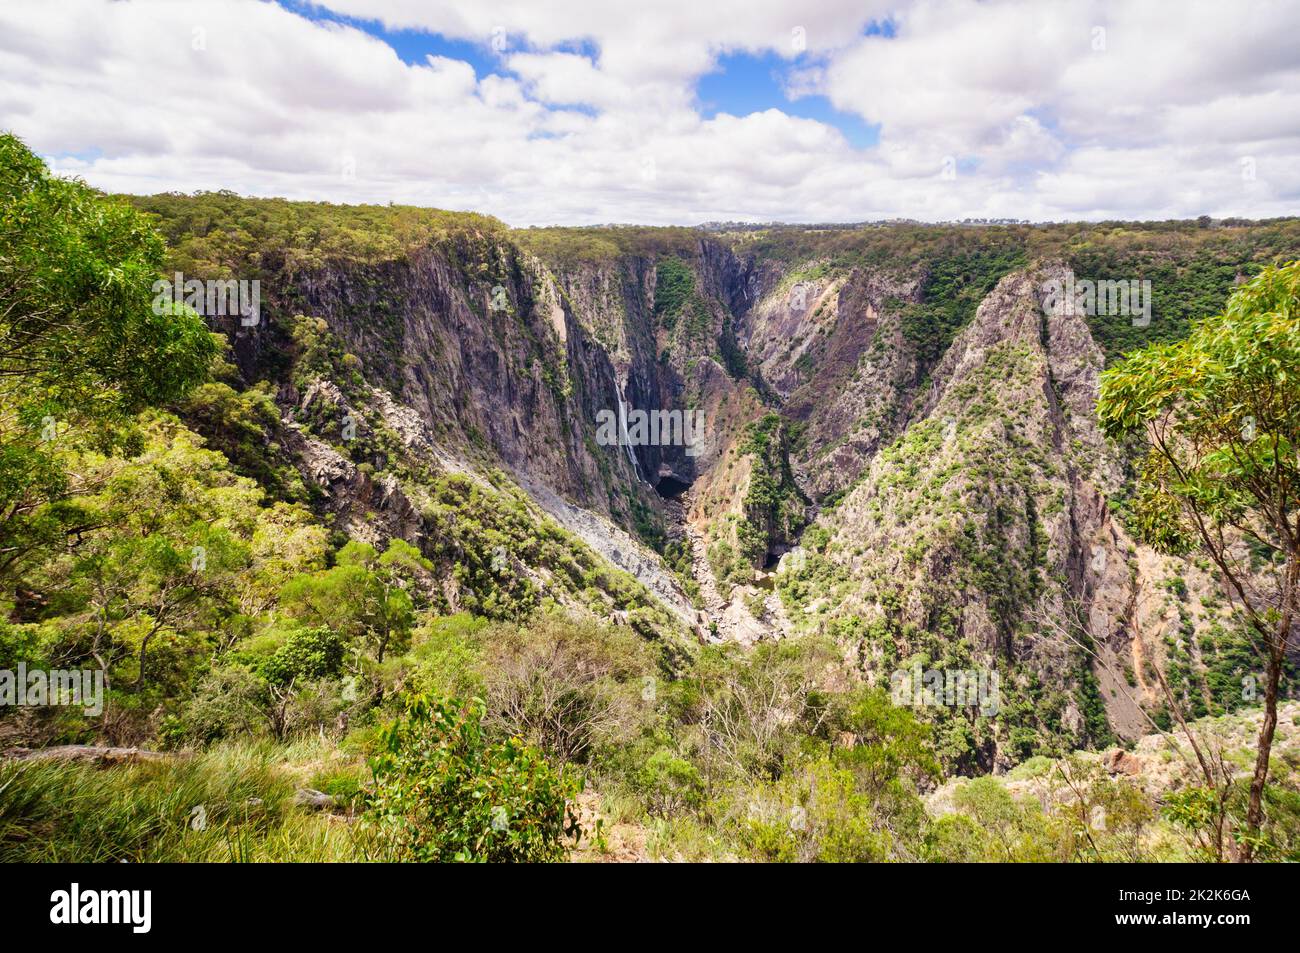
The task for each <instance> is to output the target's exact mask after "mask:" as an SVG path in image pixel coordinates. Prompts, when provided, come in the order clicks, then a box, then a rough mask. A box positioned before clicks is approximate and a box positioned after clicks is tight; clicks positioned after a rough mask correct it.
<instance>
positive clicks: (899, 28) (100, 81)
mask: <svg viewBox="0 0 1300 953" xmlns="http://www.w3.org/2000/svg"><path fill="white" fill-rule="evenodd" d="M1298 36H1300V3H1298V2H1294V0H1276V2H1269V0H1237V2H1232V3H1228V2H1223V0H1208V2H1201V0H987V2H975V0H918V2H910V3H909V2H901V0H805V2H798V3H795V2H770V0H651V2H643V0H642V2H622V0H549V2H545V0H322V2H320V3H308V2H298V0H4V2H3V3H0V130H5V131H9V132H13V133H15V134H16V135H18V136H19V137H21V138H22V139H23V140H24V141H26V142H27V143H28V145H29V146H30V147H31V148H32V149H34V150H35V151H36V152H37V153H39V154H40V155H42V156H43V157H45V159H46V160H47V161H48V162H49V163H50V165H51V166H52V168H54V169H55V171H56V172H58V173H59V174H63V175H74V176H78V177H81V178H83V179H84V180H85V181H86V182H88V183H90V184H91V185H94V186H96V187H98V188H102V189H105V190H107V191H113V192H130V193H153V192H164V191H182V192H192V191H195V190H216V189H230V190H232V191H235V192H239V193H241V194H246V195H263V196H272V195H274V196H284V197H287V198H294V199H310V200H324V201H333V202H348V203H357V202H378V203H388V202H396V203H403V204H413V205H424V206H433V207H438V208H448V209H470V210H474V211H480V212H485V213H488V214H491V215H495V216H497V217H498V218H500V219H502V220H503V221H505V222H507V223H509V224H511V225H516V226H527V225H548V224H560V225H579V224H596V223H608V222H636V223H643V224H651V225H664V224H680V225H692V224H698V223H702V222H709V221H753V222H768V221H789V222H855V221H873V220H880V219H889V218H911V219H918V220H922V221H953V220H961V219H966V218H1013V219H1025V220H1030V221H1060V220H1100V219H1168V218H1193V217H1196V216H1199V215H1203V214H1205V215H1212V216H1215V217H1226V216H1244V217H1250V218H1265V217H1273V216H1282V215H1294V214H1297V213H1300V40H1297V37H1298Z"/></svg>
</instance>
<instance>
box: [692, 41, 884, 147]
mask: <svg viewBox="0 0 1300 953" xmlns="http://www.w3.org/2000/svg"><path fill="white" fill-rule="evenodd" d="M802 65H803V63H802V58H800V59H798V60H793V61H792V60H787V59H783V58H782V57H780V56H778V55H777V54H776V53H772V52H768V53H764V54H762V55H759V56H756V55H754V54H753V53H727V54H723V55H722V56H720V57H718V63H717V66H716V68H715V69H714V71H713V72H711V73H709V74H707V75H705V76H702V77H701V78H700V82H699V85H698V86H697V87H696V91H695V94H696V98H697V99H698V100H699V107H700V112H701V114H702V115H703V116H704V117H705V118H706V119H712V118H713V117H714V116H716V115H718V113H727V114H728V115H731V116H748V115H749V114H750V113H756V112H763V111H764V110H767V109H779V110H781V112H783V113H785V114H786V115H788V116H798V117H800V118H802V119H815V120H817V121H818V122H823V123H826V124H827V125H828V126H834V127H835V128H836V129H838V130H839V131H840V132H841V133H843V134H844V138H845V139H847V140H848V141H849V143H850V144H851V145H853V146H854V147H855V148H858V149H863V148H866V147H868V146H874V145H875V144H876V143H877V142H879V141H880V126H879V125H874V124H871V123H868V122H867V121H866V120H864V119H863V118H862V117H861V116H856V115H853V114H851V113H845V112H841V111H840V110H838V109H836V108H835V107H834V106H832V105H831V102H830V100H829V99H827V98H826V97H825V96H801V97H799V98H798V99H789V98H787V97H786V94H785V87H784V81H785V78H786V77H787V76H788V75H789V72H790V71H791V70H792V69H796V68H799V67H800V66H802Z"/></svg>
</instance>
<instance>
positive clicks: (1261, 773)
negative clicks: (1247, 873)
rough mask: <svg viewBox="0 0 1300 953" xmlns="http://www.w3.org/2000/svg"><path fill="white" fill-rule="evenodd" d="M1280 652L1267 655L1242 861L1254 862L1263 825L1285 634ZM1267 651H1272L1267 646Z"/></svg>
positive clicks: (1284, 651)
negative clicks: (1261, 722)
mask: <svg viewBox="0 0 1300 953" xmlns="http://www.w3.org/2000/svg"><path fill="white" fill-rule="evenodd" d="M1280 642H1281V645H1280V647H1281V652H1279V651H1277V650H1276V649H1275V650H1273V651H1270V652H1269V655H1268V673H1267V676H1268V678H1267V684H1266V685H1265V686H1264V723H1263V724H1262V725H1261V726H1260V729H1259V742H1258V744H1257V745H1256V749H1255V775H1254V777H1252V778H1251V779H1250V805H1249V807H1248V808H1247V809H1246V835H1247V837H1248V838H1250V840H1247V841H1246V849H1245V850H1244V851H1243V852H1242V858H1241V859H1242V861H1243V862H1245V863H1250V862H1251V861H1252V860H1253V859H1254V844H1253V838H1254V837H1255V836H1256V835H1258V834H1259V828H1260V826H1261V825H1262V824H1263V822H1264V785H1265V784H1266V783H1267V782H1268V762H1269V757H1270V755H1271V753H1272V750H1273V732H1274V731H1275V730H1276V729H1277V686H1278V681H1279V680H1280V679H1281V676H1282V663H1283V661H1284V660H1285V658H1286V633H1285V632H1284V633H1283V634H1282V638H1281V640H1280ZM1270 648H1272V647H1271V646H1270Z"/></svg>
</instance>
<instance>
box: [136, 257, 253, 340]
mask: <svg viewBox="0 0 1300 953" xmlns="http://www.w3.org/2000/svg"><path fill="white" fill-rule="evenodd" d="M153 295H154V298H153V313H154V314H156V315H158V316H159V317H161V316H162V315H165V314H168V313H170V311H171V310H172V309H173V308H176V307H179V306H180V305H183V304H184V305H188V306H189V307H191V308H193V309H194V310H195V311H197V312H198V313H199V314H201V315H203V316H204V317H205V318H223V317H233V316H235V315H238V316H239V323H240V324H242V325H243V326H244V327H246V328H251V327H254V326H255V325H257V324H258V322H259V321H261V318H262V283H261V282H260V281H259V280H258V279H256V278H253V279H251V280H247V279H243V278H240V279H235V278H225V279H210V280H207V281H202V280H200V279H198V278H189V279H187V278H186V277H185V276H184V275H183V274H181V273H180V272H179V271H178V272H176V274H175V276H174V278H173V279H172V280H168V279H167V278H159V279H158V280H157V281H155V282H154V283H153Z"/></svg>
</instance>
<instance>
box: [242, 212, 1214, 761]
mask: <svg viewBox="0 0 1300 953" xmlns="http://www.w3.org/2000/svg"><path fill="white" fill-rule="evenodd" d="M1068 277H1069V275H1068V273H1067V269H1066V268H1065V266H1064V265H1062V264H1059V263H1057V264H1050V263H1049V264H1042V263H1040V264H1036V265H1034V266H1031V267H1029V268H1020V269H1018V270H1015V271H1014V272H1012V273H1011V274H1007V275H1005V277H1003V278H1002V280H1001V281H999V282H997V283H996V285H995V286H993V283H992V282H991V281H990V283H989V285H987V286H985V287H989V286H992V291H991V292H989V293H988V294H987V295H986V296H984V297H983V299H982V300H980V299H979V298H976V299H975V300H979V301H980V303H979V306H978V308H976V309H974V313H973V315H971V316H970V317H969V319H968V320H967V321H965V323H964V326H962V327H960V329H959V330H954V331H953V336H952V337H951V339H950V340H949V339H945V338H942V337H940V338H934V337H933V336H932V337H930V338H928V339H925V341H926V342H928V343H923V342H922V341H921V340H918V338H917V335H916V328H915V324H916V320H917V319H916V315H917V314H918V308H920V307H921V305H922V303H923V302H924V301H925V300H927V299H926V295H927V294H928V291H927V287H926V278H927V275H926V271H925V265H924V263H923V262H922V263H921V264H920V265H917V264H915V263H914V264H912V265H908V266H906V267H904V266H902V265H898V266H893V265H887V266H880V267H875V266H867V265H862V264H856V265H845V264H843V263H840V264H835V263H833V262H831V261H830V260H828V259H825V258H813V259H810V260H807V261H802V262H793V263H792V262H791V261H790V260H788V259H786V260H778V259H776V258H772V257H767V256H765V255H764V254H763V253H761V252H754V251H749V250H746V247H745V245H743V244H736V245H732V244H729V243H727V242H725V241H720V240H716V239H714V238H711V237H709V236H707V235H705V234H702V233H701V234H698V235H696V236H694V237H692V238H689V239H688V240H679V241H677V242H676V243H675V244H674V245H672V247H669V248H664V247H654V246H647V247H638V246H636V245H635V243H633V244H632V245H630V246H628V247H626V248H624V249H623V250H622V251H621V252H620V253H619V254H616V255H604V256H595V257H591V258H586V259H577V260H564V259H561V258H557V257H554V256H552V257H548V256H546V255H545V254H533V253H530V252H527V251H525V250H523V247H521V246H520V245H517V244H515V243H514V242H512V241H510V240H507V239H504V238H501V237H499V236H498V237H496V238H482V239H476V240H471V239H466V238H464V237H461V238H459V239H456V240H454V241H449V242H446V243H443V244H441V245H431V246H428V247H421V248H417V249H415V250H413V251H412V252H411V253H410V254H408V255H405V256H403V257H400V258H396V259H394V260H391V261H385V262H382V263H379V264H369V265H351V266H345V267H330V266H325V267H317V268H315V269H312V270H308V271H306V272H303V273H300V274H297V275H295V276H294V277H293V278H292V279H290V280H286V281H285V282H283V283H281V284H280V285H279V286H278V287H275V288H272V289H267V290H264V292H263V293H264V297H265V298H266V299H267V300H268V301H269V312H270V316H271V320H269V321H267V322H265V323H264V325H263V326H262V327H259V328H254V329H252V330H251V331H249V330H245V329H240V330H239V331H238V334H237V346H236V354H237V357H238V360H239V364H240V366H241V368H242V370H243V374H244V376H245V378H246V380H248V381H250V382H251V381H252V380H255V379H270V380H273V381H274V382H276V383H277V385H278V386H279V403H280V406H281V409H282V412H283V416H284V433H283V434H282V435H281V438H282V442H283V444H284V446H285V448H286V450H287V452H288V453H289V454H290V455H291V456H292V457H294V459H296V460H297V462H298V463H299V466H300V468H301V469H302V470H303V471H304V473H305V474H306V475H307V476H308V478H309V480H310V482H311V483H312V484H313V485H314V486H316V487H317V488H318V492H319V493H320V494H321V496H322V498H323V500H324V503H323V505H324V506H326V507H327V508H329V509H330V510H331V511H332V512H333V513H334V514H335V517H336V518H337V520H338V521H339V523H340V525H341V526H342V527H344V528H346V529H347V530H348V531H349V532H350V533H352V534H353V535H356V536H360V537H362V538H370V537H376V538H379V537H382V536H383V535H400V536H403V537H404V538H407V539H409V540H411V541H413V542H416V543H418V544H420V545H421V546H422V547H423V548H426V549H436V548H437V547H438V546H439V545H440V543H439V534H440V533H445V531H446V528H445V524H443V523H440V522H439V521H438V520H437V519H433V518H432V517H431V516H430V515H429V514H430V511H431V507H433V508H436V506H435V504H436V503H437V502H438V499H439V497H438V494H437V492H430V491H429V490H428V483H429V479H431V478H432V475H436V474H456V473H459V474H462V475H465V476H466V477H467V478H469V479H471V480H473V481H475V482H476V485H478V486H480V487H482V488H484V489H485V492H486V491H492V492H502V493H505V494H506V496H507V497H509V496H510V494H512V493H518V492H519V491H522V494H523V496H522V498H523V499H525V500H527V501H528V502H527V505H526V507H525V508H526V509H528V510H529V511H530V512H532V513H533V516H532V517H528V519H533V518H535V519H537V520H549V521H550V522H552V523H553V524H555V525H558V526H560V527H563V528H564V530H565V531H567V532H568V533H569V534H572V536H573V537H575V538H576V539H577V540H579V541H580V542H581V543H582V544H584V545H585V547H586V549H585V551H586V552H588V553H589V554H592V555H591V557H590V558H593V559H596V560H597V561H598V562H599V561H603V562H604V563H606V564H609V563H612V564H613V565H615V566H617V567H619V568H621V569H623V570H625V571H627V572H628V573H629V574H630V575H631V576H632V577H633V578H634V579H635V580H637V581H638V582H639V583H640V584H641V585H642V586H643V589H644V592H645V594H646V595H645V598H646V599H649V600H650V601H651V602H652V603H653V604H654V605H655V606H657V609H656V611H658V612H660V613H666V615H662V618H663V619H665V620H671V622H670V623H666V624H669V625H670V626H673V627H680V631H681V632H686V633H694V636H693V637H694V638H695V639H696V640H709V639H725V638H735V639H738V640H740V641H743V642H753V641H756V640H758V639H765V638H787V637H798V636H803V635H807V634H810V633H819V634H822V635H825V636H828V637H831V638H834V639H836V640H837V641H838V642H839V644H840V645H841V647H842V649H843V651H844V657H845V662H846V665H847V666H848V668H849V669H850V670H851V671H853V672H856V673H857V674H858V675H859V676H860V677H863V678H866V679H869V680H873V681H882V682H883V681H887V680H888V679H889V677H890V674H891V673H892V672H894V671H896V670H898V669H899V668H902V667H907V666H911V665H914V664H920V665H922V666H925V667H943V668H948V669H951V668H967V669H981V670H990V671H997V672H998V673H999V674H1000V675H1001V677H1002V691H1003V696H1004V702H1003V704H1004V707H1003V714H1002V716H1001V717H999V718H998V719H997V720H996V721H995V720H992V719H989V718H984V717H981V716H980V715H979V713H978V712H972V711H969V710H960V711H945V712H942V713H936V715H935V717H936V718H937V719H938V720H939V721H940V722H941V723H942V724H943V725H944V730H945V731H950V732H958V733H961V734H963V735H965V736H967V737H968V738H971V739H973V743H972V744H969V745H966V744H963V745H962V746H961V747H962V748H963V749H964V750H965V749H969V750H973V751H974V752H975V757H976V759H977V760H978V762H979V763H978V764H976V765H972V767H982V768H989V767H999V766H1005V765H1007V764H1010V763H1013V762H1014V761H1016V760H1018V759H1020V758H1022V757H1024V756H1026V755H1027V754H1028V753H1030V752H1032V751H1036V750H1039V749H1040V748H1041V747H1042V746H1043V744H1044V743H1045V741H1046V743H1048V744H1049V745H1055V746H1056V747H1057V748H1059V749H1060V750H1068V749H1069V748H1070V747H1081V746H1090V745H1092V746H1095V745H1097V744H1102V743H1106V742H1109V741H1110V740H1112V739H1113V738H1114V737H1116V736H1121V737H1133V736H1136V735H1138V734H1140V733H1141V732H1143V731H1145V730H1147V729H1148V727H1149V717H1150V715H1151V714H1152V713H1156V712H1158V709H1159V708H1160V707H1161V705H1162V698H1161V696H1160V692H1159V690H1158V687H1157V679H1156V678H1154V677H1153V676H1154V674H1155V671H1156V670H1157V669H1156V668H1154V667H1158V670H1159V671H1160V672H1165V671H1166V670H1173V669H1176V668H1177V667H1178V666H1179V665H1181V666H1182V667H1183V668H1184V669H1187V670H1188V671H1190V670H1192V669H1194V668H1196V667H1198V666H1199V667H1201V668H1204V666H1205V658H1206V652H1207V651H1208V650H1206V649H1205V648H1204V647H1203V645H1202V643H1203V642H1204V641H1205V640H1206V639H1207V637H1208V636H1209V634H1210V633H1212V632H1215V631H1216V626H1218V627H1222V626H1223V625H1226V620H1225V610H1224V609H1223V608H1222V607H1221V605H1220V604H1219V603H1218V602H1217V601H1216V600H1217V599H1218V596H1217V594H1216V590H1215V584H1214V581H1213V579H1212V578H1210V577H1209V576H1208V575H1207V574H1206V573H1205V572H1202V571H1201V570H1199V569H1197V568H1196V567H1194V566H1190V565H1186V564H1181V563H1175V562H1173V561H1170V560H1164V559H1161V558H1159V557H1157V556H1156V555H1155V554H1154V553H1151V552H1150V551H1148V550H1146V549H1144V548H1142V547H1140V546H1137V545H1135V544H1134V542H1133V541H1132V540H1131V539H1130V538H1129V537H1128V536H1127V534H1126V533H1125V531H1124V529H1123V527H1122V525H1121V521H1120V520H1119V519H1117V518H1116V515H1115V513H1114V512H1113V503H1114V501H1116V500H1122V498H1123V495H1124V486H1123V479H1124V476H1123V474H1124V470H1123V459H1122V458H1121V457H1120V456H1119V455H1118V451H1117V450H1116V449H1115V448H1113V447H1109V446H1107V444H1106V443H1105V441H1104V440H1103V439H1102V437H1101V435H1100V432H1099V430H1098V427H1097V424H1096V421H1095V416H1094V411H1093V407H1094V404H1095V401H1096V397H1097V383H1098V375H1099V373H1100V370H1101V367H1102V364H1103V353H1102V350H1101V348H1100V347H1099V346H1098V345H1097V343H1096V342H1095V341H1094V339H1093V336H1092V334H1091V332H1090V330H1089V326H1088V324H1087V322H1086V321H1085V320H1084V318H1083V317H1082V316H1079V315H1073V314H1058V313H1049V312H1048V311H1047V310H1045V309H1044V300H1043V298H1044V291H1043V289H1044V288H1045V287H1046V286H1047V285H1048V283H1050V282H1052V281H1061V282H1063V281H1065V280H1066V279H1067V278H1068ZM232 330H234V329H232ZM936 340H938V342H939V344H940V345H941V346H939V347H937V348H936V346H935V341H936ZM322 342H325V343H322ZM330 342H333V343H330ZM641 412H645V413H652V412H658V413H672V414H679V415H695V416H694V419H695V420H698V426H696V427H695V428H693V429H694V432H693V433H692V434H690V435H691V436H693V437H694V440H693V442H692V445H690V446H687V445H686V442H685V441H684V440H683V439H668V440H660V439H656V437H657V435H656V434H655V433H653V432H652V433H651V434H649V435H648V439H647V438H646V437H645V436H644V435H643V436H642V438H641V439H631V440H629V439H625V438H627V437H629V436H630V434H628V433H626V432H625V429H624V426H625V425H624V421H625V420H626V419H627V418H629V417H631V416H633V415H635V414H638V413H641ZM602 414H605V415H609V414H614V415H616V416H617V419H618V420H619V421H620V424H619V429H618V436H619V439H618V440H615V441H613V442H612V443H611V442H610V441H609V440H608V439H604V438H607V437H608V435H609V434H608V432H607V431H606V432H602V430H601V427H600V421H601V419H602ZM349 422H350V423H351V424H352V425H353V429H354V431H356V430H357V428H358V427H359V430H360V437H359V438H357V441H359V443H360V445H362V446H360V447H359V445H358V442H357V441H354V440H352V439H351V438H348V435H347V433H346V432H345V428H346V426H347V424H348V423H349ZM682 436H684V435H683V434H681V433H680V432H679V433H678V438H680V437H682ZM525 535H527V534H526V533H525ZM497 545H498V546H499V544H497ZM487 548H488V550H492V549H493V547H492V546H488V547H487ZM521 552H523V553H524V555H520V556H515V555H512V556H511V559H512V560H514V561H515V562H517V563H518V567H519V571H520V572H521V573H522V574H523V575H524V576H526V577H527V578H528V579H529V580H530V581H531V583H532V584H533V585H534V586H535V587H536V588H537V589H538V590H539V591H546V589H547V587H548V585H550V581H551V580H552V579H553V578H554V576H553V567H549V566H546V565H541V564H539V563H538V562H537V555H536V553H535V552H534V553H533V554H532V555H528V547H527V546H523V547H522V549H521ZM458 558H459V557H458ZM483 558H484V559H486V560H488V561H489V562H490V561H491V560H490V558H489V557H487V556H484V557H483ZM584 558H587V557H584ZM530 559H531V560H532V562H531V563H530V562H529V560H530ZM454 561H455V560H454V559H453V560H452V562H454ZM778 564H779V565H778ZM498 568H499V567H498ZM484 572H486V573H488V575H490V574H491V572H490V571H489V570H486V569H485V570H484ZM597 575H598V574H597ZM1174 582H1176V583H1177V585H1172V583H1174ZM584 586H586V587H587V588H588V589H590V588H591V586H590V580H588V581H587V582H583V581H582V580H578V581H577V582H576V583H575V587H576V588H575V590H574V592H576V591H582V590H583V587H584ZM596 588H597V589H599V588H600V587H599V586H597V587H596ZM614 588H617V587H614ZM608 589H609V587H606V594H607V595H608ZM1175 589H1179V590H1180V592H1181V594H1180V595H1179V596H1178V598H1176V599H1172V598H1171V595H1170V594H1171V592H1172V591H1173V590H1175ZM565 591H566V592H568V595H566V596H565V597H564V598H562V599H561V600H560V601H562V602H565V601H566V599H567V600H568V601H567V602H566V604H569V603H573V604H575V605H577V604H581V605H582V606H583V607H584V608H585V610H588V611H596V612H597V614H604V615H605V616H606V617H610V618H626V616H627V612H628V608H627V605H625V604H623V603H621V602H620V600H619V599H618V598H614V597H609V598H606V599H604V600H603V601H602V600H599V599H591V598H585V597H579V596H577V595H574V592H570V591H569V590H567V589H566V590H565ZM467 592H468V590H467ZM633 601H634V602H635V600H633ZM624 602H626V600H624ZM620 613H621V614H622V615H620ZM642 624H643V625H646V626H649V627H650V628H653V625H652V624H651V623H649V622H646V621H645V620H642ZM1179 690H1180V691H1182V692H1185V693H1194V692H1197V691H1203V690H1204V686H1203V684H1202V685H1200V686H1198V685H1197V683H1196V679H1194V678H1185V679H1184V680H1183V681H1182V682H1181V683H1180V687H1179Z"/></svg>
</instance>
